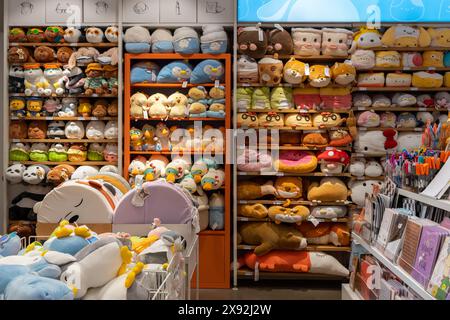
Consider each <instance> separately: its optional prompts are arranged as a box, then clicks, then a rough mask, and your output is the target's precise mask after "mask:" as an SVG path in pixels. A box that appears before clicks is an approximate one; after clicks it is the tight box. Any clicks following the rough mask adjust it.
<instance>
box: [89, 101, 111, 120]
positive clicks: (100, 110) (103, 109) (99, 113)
mask: <svg viewBox="0 0 450 320" xmlns="http://www.w3.org/2000/svg"><path fill="white" fill-rule="evenodd" d="M107 110H108V101H106V100H105V99H99V100H96V101H95V103H94V107H93V108H92V110H91V111H87V114H89V112H91V114H92V116H93V117H96V118H101V117H105V116H106V115H107V114H108V112H107Z"/></svg>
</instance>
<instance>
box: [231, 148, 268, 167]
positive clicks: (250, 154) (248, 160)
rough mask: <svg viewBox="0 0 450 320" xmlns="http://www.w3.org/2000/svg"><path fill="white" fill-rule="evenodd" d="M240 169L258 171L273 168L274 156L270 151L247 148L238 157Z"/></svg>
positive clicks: (237, 161)
mask: <svg viewBox="0 0 450 320" xmlns="http://www.w3.org/2000/svg"><path fill="white" fill-rule="evenodd" d="M236 165H237V168H238V170H239V171H249V172H258V171H263V170H265V169H266V170H267V169H271V168H272V157H271V156H270V154H269V153H267V152H263V151H256V150H252V149H246V150H245V151H244V152H242V153H241V154H240V155H239V156H238V157H237V158H236Z"/></svg>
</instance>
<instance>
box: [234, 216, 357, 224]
mask: <svg viewBox="0 0 450 320" xmlns="http://www.w3.org/2000/svg"><path fill="white" fill-rule="evenodd" d="M310 220H311V219H309V220H307V221H310ZM315 220H316V221H318V222H336V223H337V222H341V223H344V222H349V221H350V220H349V219H348V218H337V219H321V218H316V219H315ZM237 221H240V222H271V221H272V220H271V219H270V218H262V219H259V218H248V217H237Z"/></svg>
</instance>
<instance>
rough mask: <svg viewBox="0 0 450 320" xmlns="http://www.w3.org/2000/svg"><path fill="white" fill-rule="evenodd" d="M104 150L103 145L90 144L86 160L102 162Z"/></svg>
mask: <svg viewBox="0 0 450 320" xmlns="http://www.w3.org/2000/svg"><path fill="white" fill-rule="evenodd" d="M104 150H105V147H104V145H102V144H99V143H91V144H90V145H89V149H88V154H87V157H88V160H89V161H103V160H104V158H103V151H104Z"/></svg>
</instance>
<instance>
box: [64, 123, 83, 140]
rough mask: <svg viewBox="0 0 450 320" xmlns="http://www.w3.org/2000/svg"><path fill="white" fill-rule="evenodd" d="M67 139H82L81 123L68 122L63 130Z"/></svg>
mask: <svg viewBox="0 0 450 320" xmlns="http://www.w3.org/2000/svg"><path fill="white" fill-rule="evenodd" d="M64 132H65V134H66V137H67V139H83V138H84V132H85V131H84V125H83V122H82V121H68V122H67V124H66V128H65V130H64Z"/></svg>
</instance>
